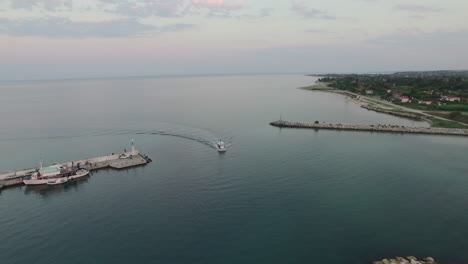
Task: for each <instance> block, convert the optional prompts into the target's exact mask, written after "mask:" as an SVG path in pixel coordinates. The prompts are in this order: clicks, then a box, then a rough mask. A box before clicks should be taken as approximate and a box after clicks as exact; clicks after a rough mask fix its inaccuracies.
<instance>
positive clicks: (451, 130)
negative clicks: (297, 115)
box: [270, 120, 468, 137]
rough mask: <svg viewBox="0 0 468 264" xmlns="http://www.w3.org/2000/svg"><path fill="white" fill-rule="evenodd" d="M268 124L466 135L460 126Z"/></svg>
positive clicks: (279, 122)
mask: <svg viewBox="0 0 468 264" xmlns="http://www.w3.org/2000/svg"><path fill="white" fill-rule="evenodd" d="M270 125H272V126H275V127H280V128H283V127H285V128H308V129H330V130H345V131H367V132H386V133H400V134H401V133H408V134H426V135H449V136H465V137H466V136H468V129H461V128H440V127H405V126H397V125H351V124H332V123H319V122H318V121H316V122H314V123H307V122H292V121H284V120H278V121H274V122H271V123H270Z"/></svg>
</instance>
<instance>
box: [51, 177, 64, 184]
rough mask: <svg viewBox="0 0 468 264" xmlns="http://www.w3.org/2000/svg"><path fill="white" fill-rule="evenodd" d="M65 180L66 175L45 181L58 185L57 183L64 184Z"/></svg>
mask: <svg viewBox="0 0 468 264" xmlns="http://www.w3.org/2000/svg"><path fill="white" fill-rule="evenodd" d="M67 181H68V178H67V177H62V178H57V179H52V180H48V181H47V185H59V184H64V183H66V182H67Z"/></svg>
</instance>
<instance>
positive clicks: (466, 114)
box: [312, 71, 468, 123]
mask: <svg viewBox="0 0 468 264" xmlns="http://www.w3.org/2000/svg"><path fill="white" fill-rule="evenodd" d="M312 76H318V77H320V78H319V80H318V82H319V83H320V84H321V85H322V88H325V87H328V88H333V89H338V90H343V91H348V92H351V93H354V94H356V95H364V96H367V97H370V98H374V99H379V100H382V101H386V102H391V103H393V104H395V105H401V106H404V107H408V108H413V109H417V110H421V111H424V112H427V113H430V114H432V115H436V116H440V117H443V118H447V119H450V120H454V121H458V122H462V123H468V71H427V72H397V73H392V74H321V75H312Z"/></svg>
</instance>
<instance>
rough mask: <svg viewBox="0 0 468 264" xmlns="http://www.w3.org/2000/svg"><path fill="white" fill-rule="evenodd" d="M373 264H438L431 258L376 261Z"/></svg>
mask: <svg viewBox="0 0 468 264" xmlns="http://www.w3.org/2000/svg"><path fill="white" fill-rule="evenodd" d="M372 264H437V262H436V261H435V260H434V259H433V258H431V257H427V258H424V259H422V260H418V259H417V258H415V257H413V256H409V257H406V258H402V257H396V258H394V259H382V260H380V261H374V262H372Z"/></svg>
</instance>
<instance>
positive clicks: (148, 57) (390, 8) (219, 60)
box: [0, 0, 468, 80]
mask: <svg viewBox="0 0 468 264" xmlns="http://www.w3.org/2000/svg"><path fill="white" fill-rule="evenodd" d="M467 10H468V1H466V0H445V1H442V0H327V1H324V0H304V1H297V0H0V80H35V79H67V78H99V77H125V76H165V75H205V74H256V73H327V72H358V73H359V72H385V71H407V70H441V69H453V70H457V69H468V16H467Z"/></svg>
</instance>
